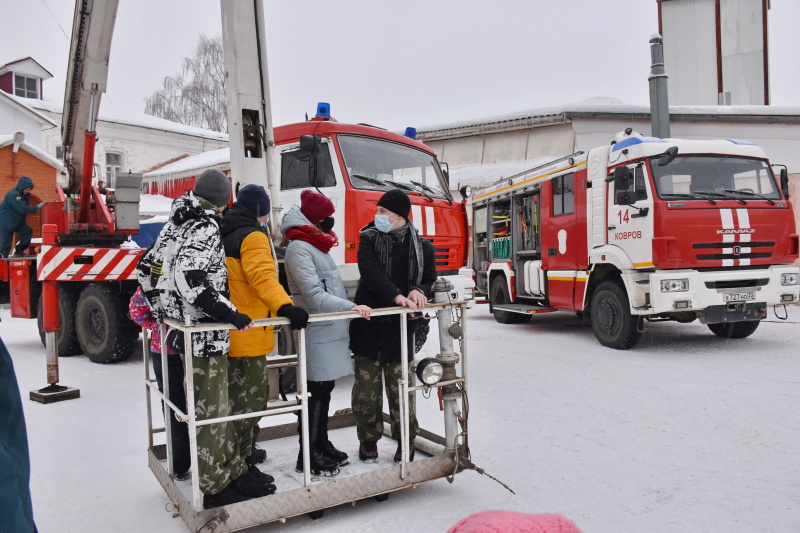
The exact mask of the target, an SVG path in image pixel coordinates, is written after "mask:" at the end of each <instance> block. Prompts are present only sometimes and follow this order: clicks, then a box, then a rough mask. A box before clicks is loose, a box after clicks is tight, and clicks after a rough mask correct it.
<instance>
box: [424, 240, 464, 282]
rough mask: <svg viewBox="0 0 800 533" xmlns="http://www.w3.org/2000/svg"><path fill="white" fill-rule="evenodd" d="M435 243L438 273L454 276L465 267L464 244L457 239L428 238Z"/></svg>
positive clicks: (434, 250)
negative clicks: (453, 274)
mask: <svg viewBox="0 0 800 533" xmlns="http://www.w3.org/2000/svg"><path fill="white" fill-rule="evenodd" d="M425 238H426V239H428V240H429V241H431V242H432V243H433V254H434V259H435V261H436V271H437V272H438V273H439V274H440V275H442V274H444V273H448V274H452V273H455V272H457V271H458V269H459V268H461V267H463V266H464V243H463V242H462V241H460V240H459V239H458V238H456V237H448V236H435V235H433V236H426V237H425Z"/></svg>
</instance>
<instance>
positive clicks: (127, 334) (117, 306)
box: [76, 283, 141, 364]
mask: <svg viewBox="0 0 800 533" xmlns="http://www.w3.org/2000/svg"><path fill="white" fill-rule="evenodd" d="M76 322H77V332H78V340H79V341H80V343H81V348H83V353H85V354H86V356H87V357H88V358H89V359H91V360H92V362H93V363H101V364H106V363H118V362H120V361H125V360H127V359H129V358H130V356H131V354H132V353H133V350H134V348H135V347H136V339H137V337H138V336H139V332H140V331H141V330H140V329H139V326H137V325H136V324H135V323H134V322H133V321H132V320H131V319H130V318H128V298H127V296H126V295H124V294H121V293H120V292H119V290H118V289H117V288H116V287H115V286H114V285H112V284H110V283H93V284H91V285H89V286H88V287H86V288H85V289H84V290H83V292H82V293H81V296H80V298H79V299H78V306H77V310H76Z"/></svg>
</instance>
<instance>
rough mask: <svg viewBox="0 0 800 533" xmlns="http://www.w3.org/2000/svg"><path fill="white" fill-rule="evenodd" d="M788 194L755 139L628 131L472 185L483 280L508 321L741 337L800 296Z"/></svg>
mask: <svg viewBox="0 0 800 533" xmlns="http://www.w3.org/2000/svg"><path fill="white" fill-rule="evenodd" d="M788 198H789V196H788V178H787V174H786V170H785V168H784V169H782V170H781V172H780V173H779V179H777V180H776V176H775V174H774V173H773V169H772V166H771V165H770V162H769V161H768V160H767V158H766V155H765V154H764V152H763V150H762V149H761V148H759V147H758V146H756V145H754V144H753V143H750V142H748V141H740V140H715V141H699V140H681V139H659V138H652V137H643V136H641V135H639V134H637V133H635V132H633V131H632V130H631V129H628V130H626V131H625V132H623V133H619V134H617V136H616V139H615V140H614V141H613V142H612V143H610V144H609V145H607V146H601V147H599V148H595V149H592V150H590V151H589V152H588V153H583V152H577V153H575V154H571V155H569V156H566V157H564V158H561V159H559V160H556V161H553V162H551V163H549V164H546V165H543V166H540V167H537V168H534V169H531V170H529V171H526V172H523V173H521V174H518V175H516V176H512V177H511V178H508V179H505V180H503V181H501V182H499V183H496V184H494V185H493V186H491V187H488V188H486V189H484V190H482V191H479V192H476V194H475V197H474V199H473V210H474V211H473V214H474V216H473V246H474V253H473V258H474V263H473V268H474V270H475V275H476V282H477V290H478V292H479V293H482V294H484V295H487V296H488V299H489V302H490V307H491V312H492V313H493V314H494V316H495V318H496V320H497V321H499V322H501V323H515V322H527V321H528V320H529V319H530V318H531V316H532V314H535V313H542V312H552V311H556V310H570V311H574V312H577V313H579V314H580V315H583V316H588V319H589V320H590V321H591V324H592V328H593V330H594V333H595V336H596V337H597V339H598V340H599V341H600V343H601V344H603V345H605V346H609V347H611V348H617V349H627V348H631V347H633V346H635V345H636V343H637V342H638V341H639V339H640V337H641V335H642V330H643V327H644V324H645V320H648V321H654V320H675V321H678V322H691V321H693V320H695V319H698V320H700V321H701V322H702V323H704V324H706V325H708V327H709V329H710V330H711V331H712V332H713V333H714V334H716V335H719V336H722V337H729V338H743V337H747V336H749V335H751V334H752V333H753V332H754V331H755V330H756V328H757V327H758V324H759V321H760V320H762V319H763V318H765V317H766V316H767V311H768V309H769V308H771V307H776V306H781V305H785V304H792V303H795V302H797V300H798V280H797V278H798V268H797V267H794V266H792V263H793V262H794V261H795V260H796V259H797V257H798V234H797V230H796V228H795V222H794V218H793V215H792V208H791V204H790V203H789V199H788Z"/></svg>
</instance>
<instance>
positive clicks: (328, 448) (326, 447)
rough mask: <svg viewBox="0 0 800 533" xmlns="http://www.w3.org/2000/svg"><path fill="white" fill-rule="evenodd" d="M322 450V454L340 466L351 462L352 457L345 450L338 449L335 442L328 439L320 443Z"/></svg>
mask: <svg viewBox="0 0 800 533" xmlns="http://www.w3.org/2000/svg"><path fill="white" fill-rule="evenodd" d="M320 450H322V454H323V455H324V456H325V457H327V458H328V459H330V460H331V461H336V463H337V464H338V465H339V466H344V465H348V464H350V457H349V456H348V455H347V454H346V453H344V452H343V451H341V450H337V449H336V447H335V446H334V445H333V443H332V442H331V441H329V440H326V441H325V442H323V443H322V444H320Z"/></svg>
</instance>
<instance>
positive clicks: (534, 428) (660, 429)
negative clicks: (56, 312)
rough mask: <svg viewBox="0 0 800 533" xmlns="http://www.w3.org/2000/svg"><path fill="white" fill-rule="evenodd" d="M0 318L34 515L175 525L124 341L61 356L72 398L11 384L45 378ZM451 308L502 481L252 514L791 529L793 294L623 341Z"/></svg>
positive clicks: (331, 524)
mask: <svg viewBox="0 0 800 533" xmlns="http://www.w3.org/2000/svg"><path fill="white" fill-rule="evenodd" d="M0 317H1V318H2V323H0V335H2V338H3V341H4V342H5V343H6V345H7V347H8V349H9V351H10V352H11V355H12V357H13V359H14V364H15V367H16V372H17V377H18V380H19V383H20V389H21V390H22V392H23V396H24V398H23V403H24V408H25V415H26V418H27V424H28V436H29V439H30V448H31V459H32V479H31V491H32V494H33V503H34V513H35V517H36V522H37V524H38V527H39V530H40V531H42V532H50V531H59V532H76V533H77V532H87V531H92V532H94V531H97V532H100V531H103V532H105V531H120V532H133V531H146V532H181V531H186V528H185V526H184V524H183V522H182V521H181V519H180V518H172V516H171V513H170V512H168V510H167V509H166V507H167V506H168V504H169V502H168V499H167V498H166V496H165V494H164V492H163V490H162V489H161V486H160V485H159V484H158V482H157V481H156V479H155V477H154V476H153V474H152V473H151V472H150V470H149V469H148V467H147V455H146V446H147V444H146V442H147V438H146V423H145V392H144V384H143V382H142V378H143V370H142V363H141V355H139V354H140V353H141V352H140V351H139V352H137V354H136V355H135V356H134V358H133V359H132V360H130V361H128V362H126V363H121V364H117V365H109V366H102V365H96V364H93V363H91V362H89V361H88V360H87V359H86V358H85V357H83V356H77V357H71V358H61V360H60V368H61V382H62V384H64V385H69V386H73V387H78V388H79V389H80V391H81V398H80V399H78V400H70V401H65V402H60V403H56V404H50V405H41V404H39V403H35V402H32V401H29V400H28V399H27V394H28V391H30V390H34V389H38V388H41V387H43V386H44V385H45V384H46V372H45V353H44V349H43V348H42V345H41V343H40V342H39V336H38V334H37V332H36V322H35V321H34V320H20V319H12V318H9V311H8V309H0ZM468 321H469V322H468V328H469V343H470V344H469V353H470V366H469V369H470V375H469V379H470V382H469V385H470V389H469V398H470V407H471V409H470V420H469V430H470V447H471V449H472V455H473V460H474V462H475V463H476V464H477V465H478V466H480V467H482V468H484V469H485V470H486V471H487V472H488V473H489V474H491V475H493V476H495V477H497V478H498V479H500V480H501V481H503V482H504V483H506V484H508V485H509V486H510V487H511V488H512V489H513V490H514V491H515V492H516V495H514V494H511V493H510V492H508V491H506V490H505V489H504V488H502V487H501V486H500V485H499V484H497V483H495V482H494V481H492V480H491V479H489V478H487V477H485V476H481V475H479V474H477V473H475V472H472V471H468V472H464V473H462V474H459V475H458V476H456V478H455V482H454V483H453V484H452V485H451V484H448V483H447V481H445V480H437V481H433V482H429V483H425V484H422V485H419V486H418V487H417V488H416V489H414V490H405V491H400V492H397V493H394V494H392V495H391V497H390V498H389V500H388V501H386V502H382V503H379V502H376V501H374V500H368V501H364V502H361V503H359V504H358V505H356V506H355V507H350V506H343V507H340V508H337V509H333V510H328V511H326V512H325V515H324V517H323V518H322V519H320V520H316V521H312V520H311V519H310V518H308V517H297V518H293V519H290V520H289V521H288V522H287V523H286V524H283V525H281V524H271V525H266V526H262V527H260V528H255V529H254V531H259V532H261V531H264V532H266V531H314V532H339V531H358V532H372V531H382V532H393V531H414V532H420V531H425V532H427V531H431V532H434V531H446V530H447V529H448V528H449V527H451V526H452V525H453V524H455V523H456V522H457V521H458V520H459V519H461V518H462V517H464V516H467V515H469V514H471V513H473V512H476V511H479V510H483V509H509V510H517V511H524V512H554V513H560V514H563V515H564V516H567V517H568V518H570V519H572V520H573V521H574V522H575V523H576V524H577V525H578V526H579V527H580V528H581V529H582V530H583V531H584V532H585V533H603V532H608V533H612V532H615V533H616V532H702V531H709V532H726V533H739V532H741V533H744V532H759V533H761V532H786V533H789V532H796V531H798V530H800V461H798V459H797V450H798V438H799V437H800V417H798V412H800V377H798V376H800V350H798V344H800V340H799V339H800V326H799V325H798V323H800V308H797V307H792V308H791V309H789V320H788V321H779V320H777V319H776V318H775V317H773V316H770V317H769V319H768V320H767V321H765V322H764V323H763V324H761V326H760V327H759V329H758V330H757V331H756V333H755V334H754V335H753V336H752V337H751V338H749V339H744V340H731V341H728V340H724V339H720V338H718V337H715V336H713V335H712V334H711V333H710V331H709V330H708V329H707V328H706V327H705V326H703V325H701V324H699V323H697V322H695V323H692V324H676V323H657V324H650V325H648V326H647V329H646V331H645V334H644V337H643V339H642V341H641V343H640V344H639V345H638V346H637V347H636V348H635V349H633V350H629V351H615V350H610V349H607V348H603V347H602V346H600V345H599V344H598V343H597V341H596V340H595V339H594V336H593V334H592V331H591V329H590V328H589V327H587V326H583V325H581V323H580V322H579V321H578V320H577V319H576V318H574V317H573V316H572V315H570V314H566V313H555V314H550V315H542V316H537V317H535V318H534V320H533V321H532V322H531V323H529V324H526V325H501V324H498V323H496V322H495V321H494V319H493V318H492V316H491V315H490V314H489V313H488V308H487V307H485V306H477V307H476V308H475V309H473V310H471V311H469V312H468ZM434 342H435V339H431V340H430V341H429V343H428V345H427V346H426V348H425V349H426V350H427V352H428V355H433V354H435V353H436V346H435V344H434ZM350 383H351V381H350V380H342V382H341V383H339V384H338V386H337V389H336V390H335V391H334V392H335V394H336V397H335V403H336V405H334V408H339V407H345V406H346V405H347V398H348V387H349V384H350ZM418 398H419V397H418ZM434 398H435V397H434ZM434 398H432V399H430V400H423V399H421V398H419V399H418V401H419V402H420V404H421V408H420V409H421V411H422V414H421V419H422V422H423V426H425V427H428V428H430V429H435V430H437V431H440V427H439V426H436V424H438V423H440V415H438V409H437V408H436V405H435V399H434ZM340 431H341V430H340ZM387 444H388V443H387ZM345 451H347V452H349V453H350V454H351V455H355V454H356V450H355V449H346V450H345ZM267 452H268V453H270V450H269V447H267ZM382 453H383V450H382ZM277 457H279V454H275V455H274V457H273V458H272V460H276V458H277ZM270 460H271V459H268V462H267V464H266V466H265V468H264V470H265V471H268V472H269V471H270V467H269V461H270ZM345 468H347V467H345Z"/></svg>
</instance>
